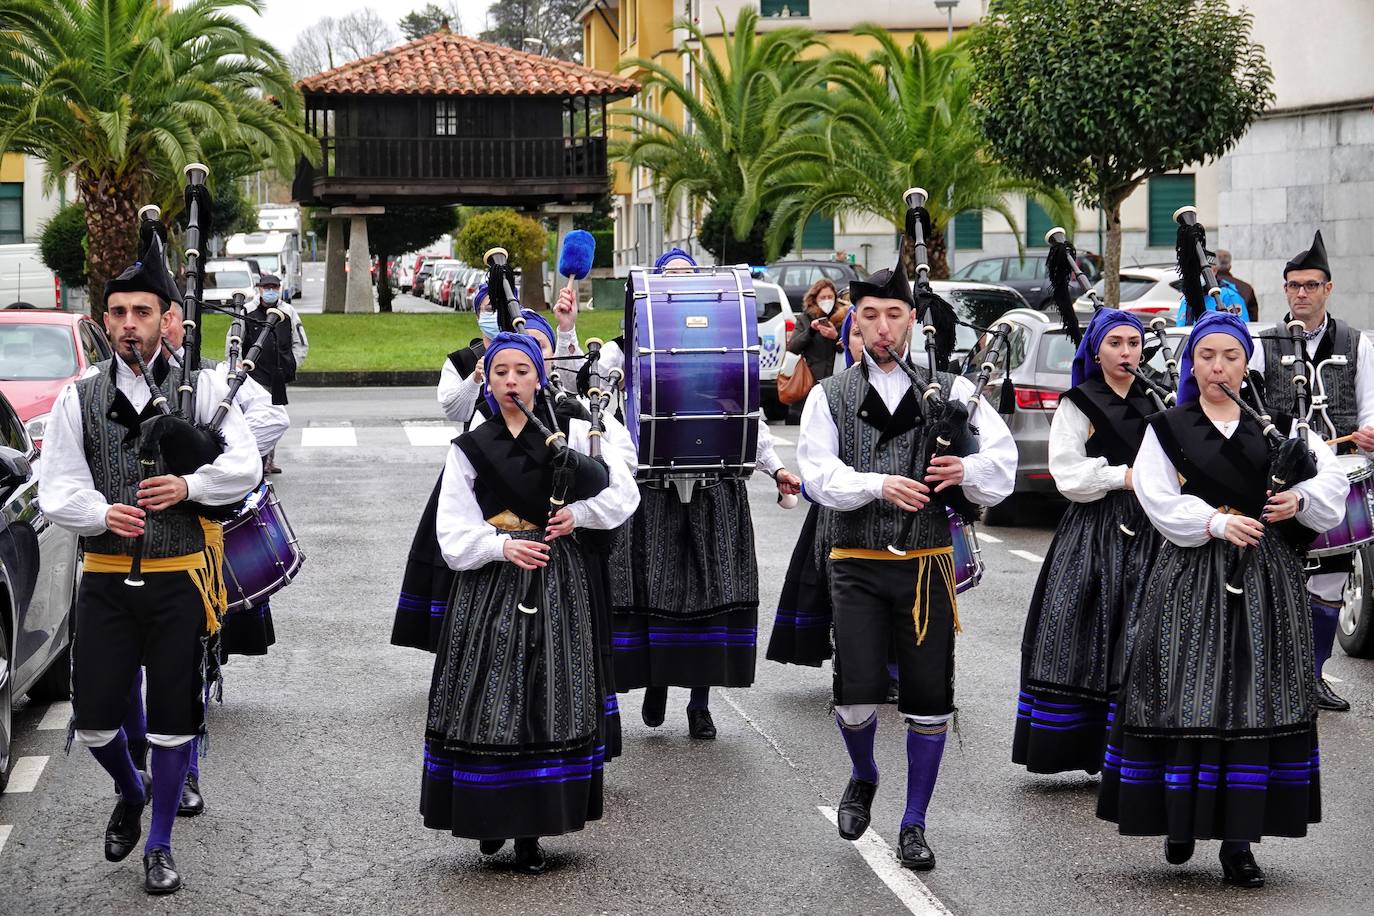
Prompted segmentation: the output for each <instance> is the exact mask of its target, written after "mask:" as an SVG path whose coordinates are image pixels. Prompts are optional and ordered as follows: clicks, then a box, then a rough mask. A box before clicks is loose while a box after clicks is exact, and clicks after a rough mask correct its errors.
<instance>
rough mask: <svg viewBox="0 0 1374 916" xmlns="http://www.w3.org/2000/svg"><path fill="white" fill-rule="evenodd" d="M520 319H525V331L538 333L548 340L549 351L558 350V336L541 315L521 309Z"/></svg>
mask: <svg viewBox="0 0 1374 916" xmlns="http://www.w3.org/2000/svg"><path fill="white" fill-rule="evenodd" d="M520 317H521V318H523V319H525V331H526V333H528V332H530V331H538V332H539V333H540V334H543V335H544V336H545V337H547V338H548V339H549V349H550V350H556V349H558V335H557V334H555V333H554V332H553V325H551V324H549V320H548V319H547V318H545V317H544V316H543V315H541V314H539V313H538V312H536V311H534V309H521V310H520Z"/></svg>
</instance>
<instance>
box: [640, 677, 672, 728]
mask: <svg viewBox="0 0 1374 916" xmlns="http://www.w3.org/2000/svg"><path fill="white" fill-rule="evenodd" d="M667 710H668V688H667V687H646V688H644V706H643V707H642V708H641V709H640V711H639V715H640V717H641V718H643V719H644V724H645V725H647V726H649V727H650V728H658V727H659V726H660V725H662V724H663V715H664V713H665V712H667Z"/></svg>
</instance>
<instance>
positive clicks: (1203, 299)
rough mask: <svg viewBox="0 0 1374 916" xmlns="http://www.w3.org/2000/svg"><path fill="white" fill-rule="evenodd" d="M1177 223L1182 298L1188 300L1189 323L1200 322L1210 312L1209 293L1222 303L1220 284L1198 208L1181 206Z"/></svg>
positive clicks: (1176, 240)
mask: <svg viewBox="0 0 1374 916" xmlns="http://www.w3.org/2000/svg"><path fill="white" fill-rule="evenodd" d="M1174 222H1176V223H1178V238H1177V239H1175V241H1174V253H1175V255H1176V256H1177V258H1178V276H1179V279H1181V280H1182V281H1183V298H1184V301H1186V302H1187V303H1188V323H1189V324H1197V322H1198V319H1199V318H1201V317H1202V316H1203V314H1204V313H1206V311H1207V296H1209V295H1211V296H1214V297H1216V300H1217V304H1218V305H1220V303H1221V285H1220V284H1219V283H1218V282H1217V278H1216V272H1215V271H1213V270H1212V265H1211V264H1210V263H1209V261H1208V259H1207V230H1206V229H1205V228H1203V225H1202V223H1199V222H1198V221H1197V210H1196V208H1194V207H1179V208H1178V209H1177V210H1175V211H1174ZM1204 283H1205V284H1206V287H1205V288H1204V286H1203V284H1204Z"/></svg>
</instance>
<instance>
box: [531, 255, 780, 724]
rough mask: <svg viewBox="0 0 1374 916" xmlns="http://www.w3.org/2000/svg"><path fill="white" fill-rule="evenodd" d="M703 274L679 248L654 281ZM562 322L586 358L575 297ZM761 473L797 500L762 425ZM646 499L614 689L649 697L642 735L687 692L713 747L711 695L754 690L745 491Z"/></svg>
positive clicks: (639, 516)
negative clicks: (671, 700) (673, 691)
mask: <svg viewBox="0 0 1374 916" xmlns="http://www.w3.org/2000/svg"><path fill="white" fill-rule="evenodd" d="M696 269H697V263H696V261H695V260H694V259H693V258H692V256H691V255H689V254H688V253H687V252H685V251H683V250H682V249H680V248H673V249H671V250H669V251H667V252H665V253H664V254H663V255H662V256H661V257H660V258H659V259H658V260H657V261H656V262H655V263H654V271H655V272H656V273H662V274H673V273H692V272H694V271H695V270H696ZM555 313H556V314H557V315H559V317H560V322H559V323H560V326H562V327H567V328H568V329H569V330H568V331H566V332H565V336H563V338H562V340H560V341H559V344H560V346H559V355H560V356H562V355H567V354H566V353H565V351H566V350H571V351H572V352H573V353H580V352H581V348H580V347H579V346H578V345H577V343H576V329H575V321H576V314H577V300H576V296H575V295H574V293H573V291H572V289H571V287H568V288H565V289H563V290H562V291H561V292H560V293H559V297H558V304H557V306H556V308H555ZM568 319H571V320H568ZM569 334H570V335H571V336H570V337H569V336H567V335H569ZM624 361H625V358H624V352H623V351H622V349H621V347H620V346H618V345H617V344H616V342H614V341H611V342H607V343H606V344H605V345H604V346H603V347H602V350H601V357H600V367H599V371H600V372H601V373H602V374H605V373H607V372H610V371H611V370H612V369H616V368H621V367H622V366H623V365H624ZM755 467H756V468H757V469H758V470H760V471H762V472H763V473H765V474H768V475H769V476H770V477H772V478H773V480H774V482H775V483H776V484H777V488H778V492H779V493H780V494H784V495H786V494H796V493H798V492H799V491H800V489H801V480H800V479H799V478H798V477H797V475H795V474H793V473H792V472H791V471H788V470H787V469H786V468H784V467H783V466H782V462H781V461H779V460H778V456H777V453H776V451H775V450H774V447H773V437H772V435H771V434H770V433H769V431H768V426H767V424H766V423H765V422H764V418H763V417H762V416H760V417H759V435H758V452H757V455H756V459H755ZM639 491H640V504H639V509H638V510H637V511H636V512H635V515H634V519H633V521H632V523H631V534H630V549H631V550H632V552H633V559H634V562H633V564H632V565H633V569H634V573H633V575H634V582H633V586H632V591H633V598H632V599H631V600H632V602H633V603H632V604H629V605H617V607H616V608H615V609H614V610H615V613H614V615H613V617H612V637H613V646H614V650H615V653H614V658H615V683H616V689H617V690H619V691H621V692H622V693H623V692H628V691H630V690H634V689H637V688H639V687H643V688H645V693H644V705H643V709H642V711H641V716H642V718H643V720H644V724H645V725H648V726H649V727H650V728H657V727H658V726H660V725H662V724H663V721H664V717H665V714H666V710H667V702H668V688H669V687H687V688H689V689H690V691H691V694H690V699H689V701H688V704H687V731H688V734H689V735H690V736H691V737H693V738H699V739H712V738H715V737H716V726H715V722H714V720H713V719H712V717H711V710H710V695H711V688H712V687H715V686H720V687H748V686H750V685H751V684H753V682H754V663H755V659H756V654H757V641H758V602H759V597H758V560H757V558H756V557H755V555H754V527H753V519H752V516H751V514H750V509H749V496H748V491H747V488H746V484H745V481H744V480H743V479H741V478H729V479H722V480H720V481H718V482H714V483H707V484H706V485H704V486H698V487H696V488H695V489H694V491H693V493H692V497H691V501H690V502H687V503H683V502H682V500H681V499H680V498H679V497H678V494H677V491H676V490H674V489H672V488H670V487H668V486H666V485H664V484H662V483H660V482H655V481H641V482H640V485H639ZM620 600H624V599H623V598H621V599H620Z"/></svg>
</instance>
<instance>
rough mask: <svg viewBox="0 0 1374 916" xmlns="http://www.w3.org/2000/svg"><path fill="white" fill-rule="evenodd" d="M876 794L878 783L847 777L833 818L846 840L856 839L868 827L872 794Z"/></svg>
mask: <svg viewBox="0 0 1374 916" xmlns="http://www.w3.org/2000/svg"><path fill="white" fill-rule="evenodd" d="M877 794H878V784H877V783H876V782H868V781H867V780H863V779H855V778H853V777H852V776H851V777H850V779H849V785H847V786H845V787H844V795H843V796H842V797H841V798H840V807H839V808H837V809H836V811H835V820H836V822H837V824H838V826H839V828H840V836H842V837H844V838H845V839H846V840H857V839H858V838H859V837H861V836H863V835H864V831H865V830H867V829H868V822H869V820H870V818H871V813H870V812H871V811H872V808H873V796H875V795H877Z"/></svg>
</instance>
